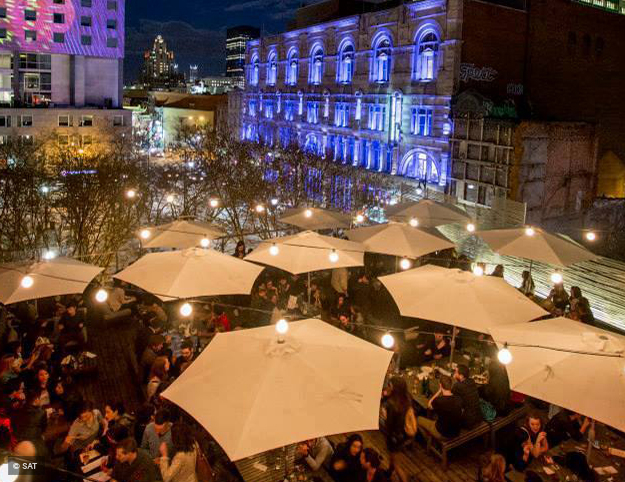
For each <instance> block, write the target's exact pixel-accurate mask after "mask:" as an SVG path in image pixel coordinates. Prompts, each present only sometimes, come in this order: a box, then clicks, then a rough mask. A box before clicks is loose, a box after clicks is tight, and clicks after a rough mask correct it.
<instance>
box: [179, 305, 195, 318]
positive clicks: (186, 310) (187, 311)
mask: <svg viewBox="0 0 625 482" xmlns="http://www.w3.org/2000/svg"><path fill="white" fill-rule="evenodd" d="M191 313H193V307H192V306H191V304H190V303H183V305H182V306H181V307H180V314H181V315H182V316H191Z"/></svg>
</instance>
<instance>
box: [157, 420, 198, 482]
mask: <svg viewBox="0 0 625 482" xmlns="http://www.w3.org/2000/svg"><path fill="white" fill-rule="evenodd" d="M171 442H172V445H173V451H172V453H171V454H170V453H169V449H168V448H167V444H166V443H165V442H163V443H162V444H161V446H160V452H161V460H160V464H159V467H160V470H161V476H162V477H163V482H197V474H196V472H195V464H196V458H197V446H196V443H195V440H194V439H193V436H192V435H191V429H190V428H189V427H187V426H186V425H185V424H183V423H175V424H174V425H173V426H172V427H171Z"/></svg>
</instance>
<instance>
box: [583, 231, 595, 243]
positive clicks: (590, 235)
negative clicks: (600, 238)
mask: <svg viewBox="0 0 625 482" xmlns="http://www.w3.org/2000/svg"><path fill="white" fill-rule="evenodd" d="M586 239H587V240H588V241H594V240H595V239H597V235H596V234H595V233H594V231H588V232H587V233H586Z"/></svg>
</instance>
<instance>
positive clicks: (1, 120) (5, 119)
mask: <svg viewBox="0 0 625 482" xmlns="http://www.w3.org/2000/svg"><path fill="white" fill-rule="evenodd" d="M0 127H11V116H10V115H0Z"/></svg>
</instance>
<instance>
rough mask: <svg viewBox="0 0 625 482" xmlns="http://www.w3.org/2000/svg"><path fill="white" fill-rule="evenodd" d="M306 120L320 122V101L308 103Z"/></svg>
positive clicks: (314, 122)
mask: <svg viewBox="0 0 625 482" xmlns="http://www.w3.org/2000/svg"><path fill="white" fill-rule="evenodd" d="M306 120H307V121H308V122H309V123H311V124H317V123H318V122H319V102H308V103H307V105H306Z"/></svg>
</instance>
